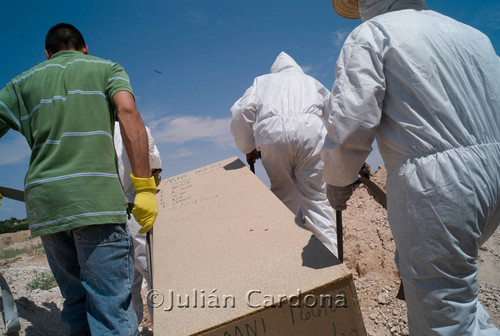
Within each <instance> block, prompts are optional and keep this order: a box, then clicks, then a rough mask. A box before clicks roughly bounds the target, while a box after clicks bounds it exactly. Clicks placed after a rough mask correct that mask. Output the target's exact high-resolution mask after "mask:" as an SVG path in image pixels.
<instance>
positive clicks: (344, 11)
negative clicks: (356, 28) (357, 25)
mask: <svg viewBox="0 0 500 336" xmlns="http://www.w3.org/2000/svg"><path fill="white" fill-rule="evenodd" d="M332 3H333V8H334V9H335V11H336V12H337V14H338V15H340V16H342V17H345V18H346V19H359V18H360V17H361V16H360V15H359V9H358V0H332Z"/></svg>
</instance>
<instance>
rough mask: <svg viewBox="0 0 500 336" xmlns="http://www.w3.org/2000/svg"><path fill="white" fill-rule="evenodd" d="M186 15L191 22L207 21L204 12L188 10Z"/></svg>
mask: <svg viewBox="0 0 500 336" xmlns="http://www.w3.org/2000/svg"><path fill="white" fill-rule="evenodd" d="M186 17H187V18H188V20H190V21H191V22H192V23H203V22H206V21H207V16H206V15H205V13H203V12H200V11H193V10H190V11H188V12H187V13H186Z"/></svg>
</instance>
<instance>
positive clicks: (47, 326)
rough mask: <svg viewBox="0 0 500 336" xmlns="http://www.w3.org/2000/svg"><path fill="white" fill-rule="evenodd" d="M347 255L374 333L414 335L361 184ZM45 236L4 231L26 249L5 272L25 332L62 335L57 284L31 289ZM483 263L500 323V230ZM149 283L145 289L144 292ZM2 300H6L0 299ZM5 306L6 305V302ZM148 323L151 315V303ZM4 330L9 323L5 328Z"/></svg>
mask: <svg viewBox="0 0 500 336" xmlns="http://www.w3.org/2000/svg"><path fill="white" fill-rule="evenodd" d="M385 178H386V172H385V170H384V169H383V167H382V168H379V169H377V171H376V172H375V176H373V177H372V180H373V181H374V182H376V183H377V184H378V185H379V186H380V187H381V188H382V189H385V188H384V185H385ZM342 215H343V228H344V259H345V263H346V265H347V267H348V268H349V269H350V270H351V271H352V273H353V274H354V278H355V285H356V289H357V291H358V298H359V300H360V305H361V311H362V314H363V318H364V322H365V326H366V329H367V332H368V335H372V336H387V335H408V325H407V318H406V304H405V303H404V301H401V300H398V299H396V294H397V292H398V289H399V284H400V281H399V276H398V272H397V269H396V265H395V264H394V251H395V245H394V241H393V239H392V235H391V231H390V228H389V223H388V222H387V213H386V211H385V210H384V209H383V208H382V206H380V205H379V204H378V203H377V202H375V201H374V200H373V198H372V197H371V196H369V195H368V193H367V191H366V187H365V186H363V185H361V186H360V187H359V188H358V189H357V190H355V191H354V194H353V197H352V198H351V200H350V201H349V203H348V208H347V209H346V210H345V211H343V213H342ZM40 244H41V243H40V239H39V238H35V239H29V232H27V231H23V232H17V233H13V234H3V235H0V252H2V253H3V252H4V251H5V250H13V249H17V250H20V251H22V253H21V254H20V255H15V256H12V254H9V255H8V257H5V258H4V257H2V260H0V272H1V273H2V274H3V275H4V276H5V278H6V279H7V281H8V283H9V284H10V285H11V289H12V293H13V295H14V297H15V298H16V303H17V305H18V310H19V316H20V318H21V324H22V330H21V333H20V335H29V336H36V335H54V336H57V335H62V334H63V327H62V325H61V308H62V303H63V300H62V298H61V296H60V292H59V290H58V288H57V287H54V288H51V289H50V290H41V289H34V290H27V285H28V284H29V283H30V282H31V281H33V279H34V278H36V277H37V276H39V275H40V274H41V272H50V270H49V267H48V265H47V261H46V258H45V257H44V256H43V252H41V253H39V252H37V251H39V250H40ZM478 263H479V286H480V294H479V298H480V301H481V302H482V303H483V305H484V307H485V308H486V310H488V312H489V313H490V315H491V318H492V321H493V323H495V324H496V325H497V326H500V230H497V231H496V232H495V234H494V235H493V237H492V238H491V239H490V240H489V241H488V242H487V243H486V244H485V246H483V247H481V250H480V260H479V261H478ZM145 294H146V289H145V288H144V289H143V295H145ZM0 305H1V303H0ZM0 308H2V309H3V307H0ZM145 315H146V316H145V319H146V320H145V321H144V322H146V325H150V324H151V320H150V318H149V316H148V315H147V309H145ZM2 331H3V324H2V325H1V326H0V332H2Z"/></svg>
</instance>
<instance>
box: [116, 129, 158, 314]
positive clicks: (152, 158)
mask: <svg viewBox="0 0 500 336" xmlns="http://www.w3.org/2000/svg"><path fill="white" fill-rule="evenodd" d="M146 132H147V133H148V146H149V165H150V168H151V169H160V168H161V158H160V152H159V151H158V148H156V144H155V141H154V139H153V136H152V135H151V130H150V129H149V128H148V127H146ZM114 143H115V151H116V156H117V158H118V173H119V175H120V180H121V182H122V184H123V190H124V191H125V198H126V199H127V202H128V203H129V204H130V203H132V204H133V203H134V198H135V190H134V185H133V183H132V179H131V178H130V173H131V172H132V168H131V166H130V161H129V158H128V155H127V151H126V150H125V146H124V145H123V140H122V137H121V132H120V124H119V123H118V122H116V123H115V132H114ZM127 227H128V229H129V232H130V236H131V237H132V241H133V244H134V267H135V270H134V282H133V283H132V302H133V304H134V310H135V313H136V315H137V319H138V321H139V323H141V321H142V317H143V302H142V296H141V288H142V280H143V279H146V282H147V284H148V289H151V279H150V278H149V272H148V263H147V259H146V234H145V233H139V230H140V229H141V228H142V227H141V226H140V225H139V223H137V221H136V220H135V218H134V215H132V214H130V219H128V220H127ZM148 309H149V313H150V316H151V317H152V316H153V315H152V310H151V308H150V307H149V305H148Z"/></svg>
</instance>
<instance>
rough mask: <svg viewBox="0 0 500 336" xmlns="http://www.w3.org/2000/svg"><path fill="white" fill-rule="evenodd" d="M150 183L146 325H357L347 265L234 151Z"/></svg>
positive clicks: (343, 328) (266, 331)
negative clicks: (149, 317) (150, 313)
mask: <svg viewBox="0 0 500 336" xmlns="http://www.w3.org/2000/svg"><path fill="white" fill-rule="evenodd" d="M159 189H160V192H159V193H158V194H157V198H158V201H159V204H160V210H159V214H158V217H157V220H156V223H155V226H154V234H153V244H152V245H153V284H154V289H153V290H152V291H150V292H149V293H148V294H149V295H148V304H150V305H152V306H153V307H154V329H155V334H156V335H168V336H176V335H204V336H219V335H220V336H237V335H239V336H247V335H251V336H256V335H259V336H261V335H276V336H279V335H290V336H293V335H297V336H299V335H300V336H303V335H315V336H319V335H338V336H340V335H366V332H365V328H364V326H363V321H362V318H361V313H360V307H359V304H358V300H357V297H356V291H355V288H354V283H353V279H352V275H351V273H350V272H349V271H348V270H347V268H346V267H345V266H344V265H338V261H337V259H336V258H335V257H334V256H333V255H332V254H331V253H330V252H329V251H328V250H327V249H326V248H325V247H324V246H323V245H322V244H321V243H320V242H319V241H318V240H317V239H316V238H315V237H313V236H312V234H311V233H310V232H309V231H308V230H306V229H305V228H304V227H302V225H301V223H300V221H298V220H296V219H295V216H294V214H292V213H291V212H290V211H289V210H288V208H287V207H286V206H285V205H284V204H283V203H282V202H281V201H280V200H279V199H278V198H277V197H276V196H274V194H273V193H272V192H271V191H270V190H269V189H268V188H267V187H266V186H265V185H264V184H263V183H262V182H261V181H260V180H259V179H258V178H257V177H256V176H255V175H254V174H252V173H251V172H250V170H249V169H248V168H246V167H245V165H244V164H243V162H241V161H240V160H239V159H238V158H236V157H234V158H230V159H227V160H224V161H221V162H217V163H214V164H211V165H209V166H206V167H202V168H199V169H195V170H193V171H190V172H187V173H185V174H181V175H178V176H174V177H171V178H167V179H164V180H163V181H162V182H161V184H160V187H159Z"/></svg>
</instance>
